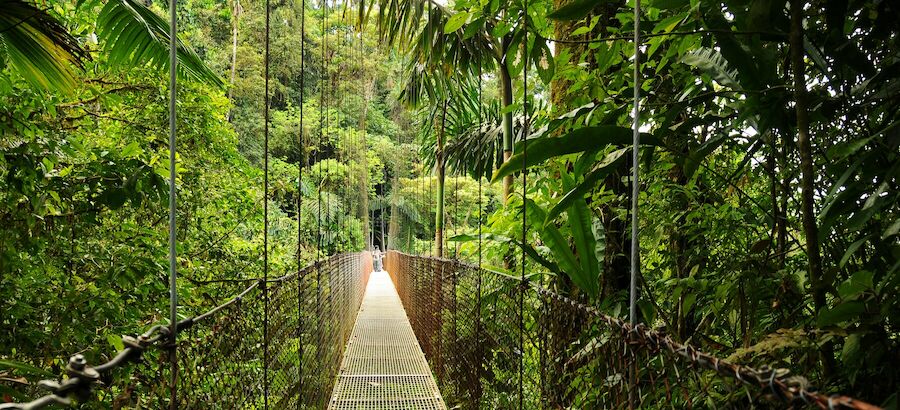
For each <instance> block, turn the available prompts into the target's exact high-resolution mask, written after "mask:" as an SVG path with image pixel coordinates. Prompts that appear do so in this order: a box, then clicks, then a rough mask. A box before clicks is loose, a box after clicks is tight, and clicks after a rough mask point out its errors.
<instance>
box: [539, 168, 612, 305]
mask: <svg viewBox="0 0 900 410" xmlns="http://www.w3.org/2000/svg"><path fill="white" fill-rule="evenodd" d="M562 175H563V178H562V180H563V188H564V189H572V187H573V186H574V185H575V181H574V180H573V179H572V177H571V176H570V175H569V174H568V173H563V174H562ZM566 213H567V214H568V215H569V231H570V232H571V233H572V239H574V241H575V250H577V251H578V261H579V262H580V263H581V272H582V274H583V275H584V279H583V280H584V287H583V289H584V290H585V291H586V292H587V294H588V295H591V297H595V296H597V294H598V293H599V292H600V283H599V280H598V279H599V278H600V263H599V262H598V261H597V257H596V256H595V254H594V252H595V250H596V248H597V238H595V237H594V232H593V230H592V229H593V227H592V226H591V225H592V218H591V210H590V209H588V206H587V204H586V203H585V202H584V198H582V199H581V200H576V201H574V202H573V203H572V206H570V207H569V208H568V209H567V212H566ZM545 219H546V218H545ZM551 226H553V225H552V224H546V225H544V229H547V228H548V227H551Z"/></svg>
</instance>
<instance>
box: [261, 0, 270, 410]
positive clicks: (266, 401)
mask: <svg viewBox="0 0 900 410" xmlns="http://www.w3.org/2000/svg"><path fill="white" fill-rule="evenodd" d="M270 13H271V5H270V0H266V21H265V25H266V26H265V30H266V33H265V42H266V44H265V68H264V72H265V73H264V75H265V95H264V96H263V100H264V103H263V121H264V126H263V279H264V281H263V282H262V285H261V286H262V293H263V334H262V335H263V407H264V408H266V409H268V408H269V287H268V284H267V282H266V281H268V280H269V104H270V101H269V32H270V30H271V29H270V16H269V14H270Z"/></svg>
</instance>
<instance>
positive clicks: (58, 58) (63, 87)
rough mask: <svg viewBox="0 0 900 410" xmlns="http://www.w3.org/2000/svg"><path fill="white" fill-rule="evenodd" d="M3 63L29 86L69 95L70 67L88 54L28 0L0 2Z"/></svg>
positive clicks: (72, 76) (72, 75)
mask: <svg viewBox="0 0 900 410" xmlns="http://www.w3.org/2000/svg"><path fill="white" fill-rule="evenodd" d="M2 60H7V61H8V62H9V63H10V64H11V65H12V67H13V68H15V70H16V71H18V72H19V73H20V74H21V75H22V77H23V78H24V79H25V80H26V81H28V82H29V83H30V84H31V85H33V86H35V87H39V88H44V89H50V90H54V91H61V92H64V93H70V92H71V91H72V89H73V88H74V87H75V85H76V81H75V72H74V70H73V68H78V69H81V68H82V62H83V61H85V60H90V56H89V55H88V53H87V52H86V51H85V50H84V49H82V48H81V46H80V45H79V44H78V41H77V40H76V39H75V38H74V37H72V35H71V34H69V32H68V31H67V30H66V28H65V27H63V25H62V23H60V22H59V21H58V20H57V19H56V18H54V17H53V16H51V15H50V14H48V13H47V12H46V11H44V10H43V9H41V8H39V7H37V6H36V5H35V4H32V3H31V2H29V1H24V0H3V1H0V61H2Z"/></svg>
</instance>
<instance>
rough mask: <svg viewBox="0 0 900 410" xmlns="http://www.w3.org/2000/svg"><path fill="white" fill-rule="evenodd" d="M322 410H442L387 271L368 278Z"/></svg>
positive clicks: (433, 384)
mask: <svg viewBox="0 0 900 410" xmlns="http://www.w3.org/2000/svg"><path fill="white" fill-rule="evenodd" d="M328 408H329V409H333V410H361V409H378V410H395V409H397V410H400V409H403V410H407V409H408V410H418V409H422V410H432V409H434V410H444V409H446V408H447V407H446V405H445V404H444V400H443V399H442V398H441V393H440V391H439V390H438V387H437V384H436V383H435V382H434V377H433V376H432V374H431V369H430V368H429V367H428V362H427V361H426V360H425V355H424V354H423V353H422V349H421V348H420V347H419V342H418V341H417V340H416V336H415V334H413V330H412V326H410V325H409V320H408V319H407V318H406V311H405V310H403V304H402V303H401V302H400V297H399V296H398V295H397V291H396V290H395V289H394V284H393V283H392V282H391V278H390V277H389V276H388V274H387V272H383V271H382V272H373V273H372V276H371V277H370V278H369V284H368V286H367V287H366V295H365V297H364V298H363V302H362V306H361V307H360V309H359V315H358V316H357V317H356V325H355V326H354V327H353V334H352V335H351V336H350V341H349V342H348V343H347V348H346V349H345V350H344V359H343V361H342V362H341V373H340V374H339V375H338V380H337V383H335V385H334V392H333V393H332V396H331V403H330V404H329V406H328Z"/></svg>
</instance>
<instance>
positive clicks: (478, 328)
mask: <svg viewBox="0 0 900 410" xmlns="http://www.w3.org/2000/svg"><path fill="white" fill-rule="evenodd" d="M481 82H482V72H481V61H480V60H479V61H478V134H479V135H478V152H479V153H481V152H483V151H482V150H483V149H484V135H483V133H484V131H483V129H482V125H483V124H482V117H481V115H482V114H481V107H482V105H483V104H484V103H483V99H484V94H483V92H484V90H483V89H482V84H481ZM482 167H483V165H479V166H476V169H477V171H478V172H477V174H476V175H477V178H478V270H477V272H478V275H477V277H476V278H475V315H476V320H475V342H476V343H477V347H476V349H475V354H476V358H477V359H478V360H481V358H482V357H483V355H484V350H483V347H482V343H481V340H482V331H483V329H482V323H481V316H482V315H481V303H482V300H481V286H482V275H481V266H482V262H483V255H482V244H483V238H482V224H481V221H482V218H483V215H482V212H484V210H483V208H484V204H483V203H482V184H483V181H484V177H483V176H482V174H483V173H484V170H483V169H481V168H482ZM481 369H482V367H481V365H480V363H479V364H478V366H476V368H475V380H476V381H478V383H477V385H478V390H477V391H476V394H475V405H476V406H480V405H481V394H482V389H481Z"/></svg>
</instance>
